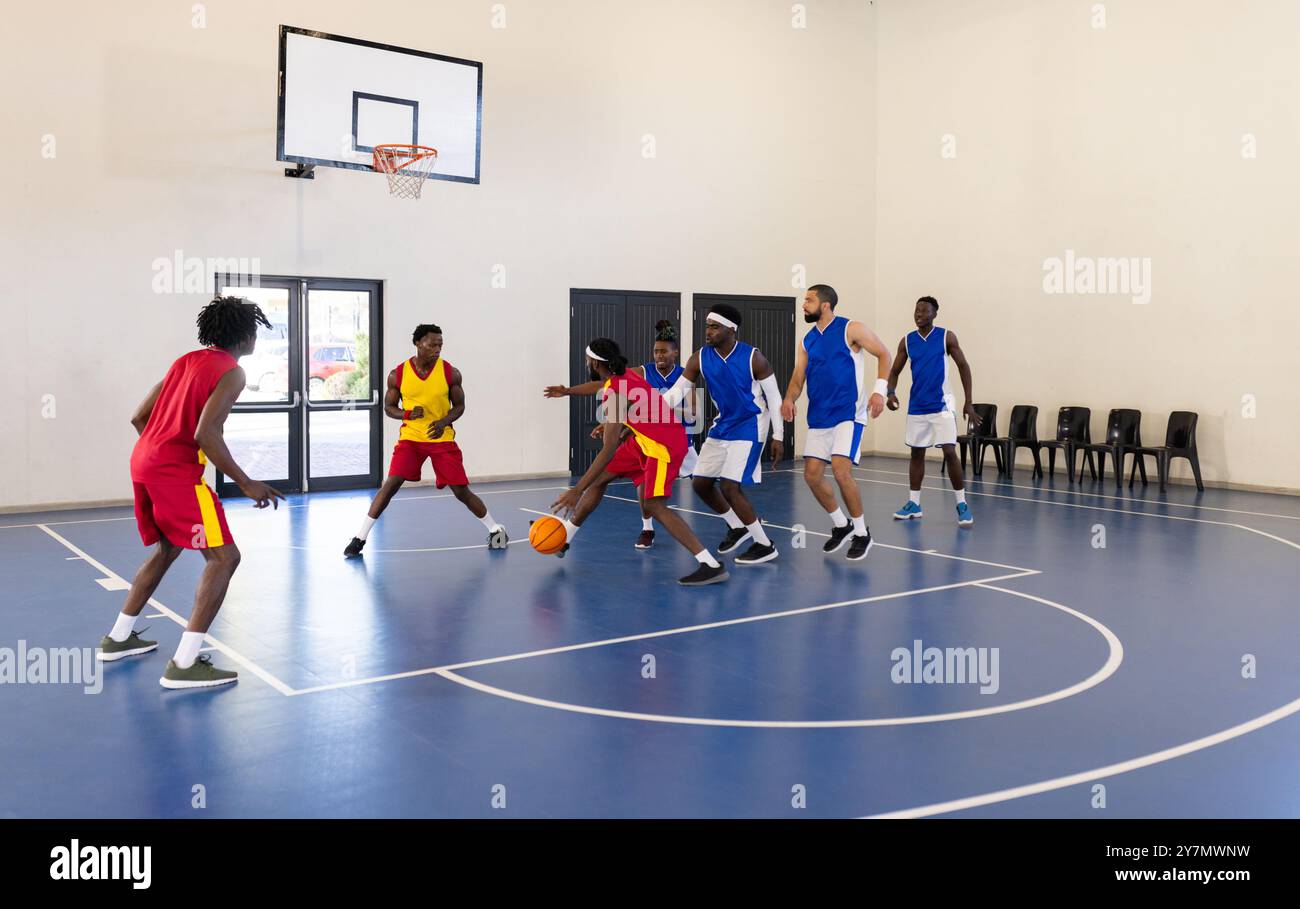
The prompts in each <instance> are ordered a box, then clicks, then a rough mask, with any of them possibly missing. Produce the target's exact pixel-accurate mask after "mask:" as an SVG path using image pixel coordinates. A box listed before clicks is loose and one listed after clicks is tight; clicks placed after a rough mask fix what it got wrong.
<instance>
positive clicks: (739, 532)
mask: <svg viewBox="0 0 1300 909" xmlns="http://www.w3.org/2000/svg"><path fill="white" fill-rule="evenodd" d="M748 539H749V531H748V530H747V529H746V528H744V527H732V528H731V529H730V530H728V531H727V535H726V536H725V537H723V538H722V542H721V543H719V544H718V552H722V553H727V552H731V551H732V550H734V549H735V548H736V547H737V546H739V545H740V544H741V543H743V542H745V541H746V540H748Z"/></svg>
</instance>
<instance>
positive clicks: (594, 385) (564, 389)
mask: <svg viewBox="0 0 1300 909" xmlns="http://www.w3.org/2000/svg"><path fill="white" fill-rule="evenodd" d="M627 371H628V372H634V373H636V374H637V375H638V376H640V377H641V378H643V379H644V378H645V367H644V366H629V367H628V368H627ZM604 384H605V383H604V382H602V381H601V380H600V379H593V380H592V381H590V382H583V383H582V384H581V385H573V386H569V385H547V386H546V387H545V388H543V389H542V396H543V397H547V398H566V397H585V396H587V395H594V394H595V393H596V392H598V391H600V389H601V388H602V387H603V386H604Z"/></svg>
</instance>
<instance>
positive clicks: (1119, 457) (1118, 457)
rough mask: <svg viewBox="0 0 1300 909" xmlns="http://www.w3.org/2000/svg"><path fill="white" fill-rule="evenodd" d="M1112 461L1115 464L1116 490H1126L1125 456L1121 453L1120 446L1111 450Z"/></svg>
mask: <svg viewBox="0 0 1300 909" xmlns="http://www.w3.org/2000/svg"><path fill="white" fill-rule="evenodd" d="M1110 456H1111V459H1112V460H1113V461H1114V462H1115V488H1116V489H1123V488H1124V455H1123V454H1122V453H1121V452H1120V450H1119V446H1118V445H1116V446H1115V447H1114V448H1112V449H1111V450H1110Z"/></svg>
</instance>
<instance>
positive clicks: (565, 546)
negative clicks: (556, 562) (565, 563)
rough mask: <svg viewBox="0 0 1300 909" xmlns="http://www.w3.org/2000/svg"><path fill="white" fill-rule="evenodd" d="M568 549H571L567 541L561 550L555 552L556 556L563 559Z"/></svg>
mask: <svg viewBox="0 0 1300 909" xmlns="http://www.w3.org/2000/svg"><path fill="white" fill-rule="evenodd" d="M568 551H569V544H568V543H565V544H564V546H563V547H562V548H561V549H560V551H559V552H557V553H556V554H555V557H556V558H557V559H562V558H564V554H565V553H566V552H568Z"/></svg>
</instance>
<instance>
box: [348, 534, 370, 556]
mask: <svg viewBox="0 0 1300 909" xmlns="http://www.w3.org/2000/svg"><path fill="white" fill-rule="evenodd" d="M365 545H366V541H365V540H363V539H361V537H353V538H352V542H351V543H349V544H348V545H347V548H346V549H344V550H343V554H344V555H345V556H347V557H348V558H349V559H352V558H356V557H357V556H359V555H361V550H362V549H363V548H364V547H365Z"/></svg>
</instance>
